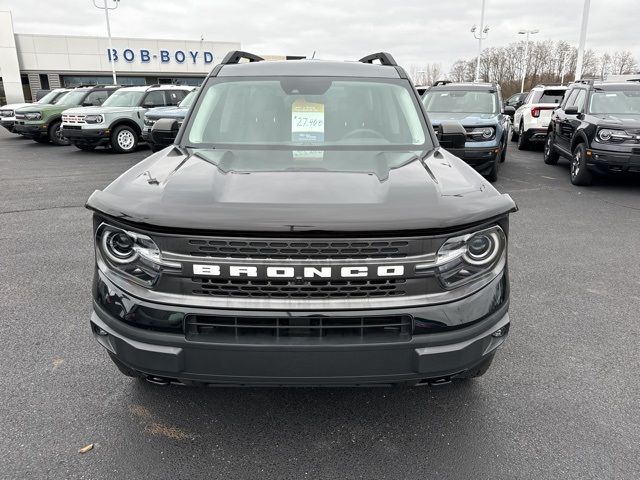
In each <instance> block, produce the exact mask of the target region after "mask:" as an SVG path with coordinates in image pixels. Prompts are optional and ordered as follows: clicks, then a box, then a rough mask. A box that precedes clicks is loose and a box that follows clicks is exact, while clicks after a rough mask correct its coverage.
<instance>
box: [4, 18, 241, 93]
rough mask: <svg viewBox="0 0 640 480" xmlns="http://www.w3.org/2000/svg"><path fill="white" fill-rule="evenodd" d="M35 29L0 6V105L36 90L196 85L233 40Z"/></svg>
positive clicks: (237, 45) (235, 44)
mask: <svg viewBox="0 0 640 480" xmlns="http://www.w3.org/2000/svg"><path fill="white" fill-rule="evenodd" d="M112 44H113V50H111V51H110V50H109V47H108V45H109V42H108V39H107V38H106V37H81V36H67V35H39V34H30V33H15V32H14V30H13V21H12V18H11V12H7V11H0V105H3V104H5V103H19V102H24V101H31V100H32V98H34V97H35V96H36V94H37V92H38V91H40V90H50V89H53V88H58V87H74V86H78V85H95V84H111V83H113V81H112V76H111V63H110V59H111V58H113V59H114V62H115V68H116V74H117V81H118V84H120V85H145V84H154V83H179V84H188V85H199V84H200V82H201V81H202V79H203V78H204V77H205V75H206V74H207V73H209V71H211V68H212V67H213V66H214V65H215V64H216V63H218V62H219V61H220V60H221V59H222V57H223V56H224V55H225V54H226V53H227V52H228V51H229V50H239V49H240V43H239V42H210V41H204V40H202V41H199V40H195V41H194V40H159V39H142V38H117V37H114V38H113V39H112Z"/></svg>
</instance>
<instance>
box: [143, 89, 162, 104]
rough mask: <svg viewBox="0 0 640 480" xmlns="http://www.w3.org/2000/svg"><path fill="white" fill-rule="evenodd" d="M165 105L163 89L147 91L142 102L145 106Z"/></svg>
mask: <svg viewBox="0 0 640 480" xmlns="http://www.w3.org/2000/svg"><path fill="white" fill-rule="evenodd" d="M165 105H166V103H165V98H164V92H163V91H162V90H154V91H153V92H149V93H147V96H146V97H144V101H143V102H142V106H143V107H145V108H153V107H164V106H165Z"/></svg>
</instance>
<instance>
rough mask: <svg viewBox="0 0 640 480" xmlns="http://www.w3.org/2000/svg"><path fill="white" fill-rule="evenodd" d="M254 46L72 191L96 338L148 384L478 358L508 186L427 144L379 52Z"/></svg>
mask: <svg viewBox="0 0 640 480" xmlns="http://www.w3.org/2000/svg"><path fill="white" fill-rule="evenodd" d="M242 58H245V59H248V60H250V61H249V62H244V63H240V62H239V61H240V59H242ZM261 60H262V59H261V58H260V57H257V56H255V55H252V54H249V53H245V52H237V51H236V52H230V53H229V54H228V55H227V56H226V57H225V58H224V60H223V61H222V63H221V64H220V65H217V66H216V67H215V68H214V69H213V70H212V72H211V73H210V74H209V76H208V77H207V78H206V79H205V81H204V83H203V85H202V88H201V89H200V91H199V92H198V95H197V98H196V101H195V104H194V105H193V106H192V108H191V109H190V110H189V113H188V114H187V117H186V118H185V120H184V123H183V125H182V127H181V128H180V129H179V133H178V136H177V137H176V142H175V144H174V145H173V146H172V147H170V148H166V149H164V150H162V151H160V152H157V153H155V154H152V155H151V156H149V157H148V158H147V159H146V160H143V161H142V162H140V163H138V164H137V165H135V166H134V167H133V168H131V169H130V170H129V171H127V172H125V173H124V174H123V175H121V176H120V177H119V178H118V179H117V180H115V181H114V182H113V183H111V184H110V185H109V186H108V187H106V188H105V189H104V190H102V191H96V192H94V193H93V194H92V195H91V197H90V198H89V200H88V202H87V207H88V208H89V209H90V210H92V211H93V226H94V230H93V231H94V238H95V254H96V257H95V258H96V265H95V276H94V284H93V313H92V315H91V328H92V331H93V334H94V336H95V338H96V340H97V341H98V342H99V343H100V344H101V345H102V346H103V347H104V348H105V349H106V350H107V352H108V353H109V355H110V356H111V358H112V359H113V361H114V362H115V364H116V365H117V367H118V368H119V369H120V371H121V372H123V373H124V374H126V375H129V376H134V377H139V378H146V379H147V380H149V381H151V382H153V383H158V384H163V385H166V384H168V383H195V384H201V383H208V384H238V385H369V384H398V383H400V384H412V385H416V384H433V383H435V384H438V383H445V382H448V381H450V380H451V379H453V378H469V377H476V376H480V375H482V374H483V373H484V372H485V371H486V370H487V368H488V367H489V365H490V364H491V361H492V359H493V357H494V354H495V352H496V349H497V348H498V347H499V346H500V345H501V344H502V342H503V341H504V340H505V338H506V337H507V335H508V332H509V325H510V323H509V314H508V307H509V275H508V268H507V265H508V262H507V240H508V237H509V214H510V212H513V211H514V210H515V209H516V206H515V204H514V202H513V200H512V199H511V198H510V197H509V196H508V195H506V194H500V193H499V192H497V191H496V190H495V189H494V188H493V187H492V186H491V185H490V184H488V183H487V182H486V181H485V180H484V179H483V178H482V177H481V176H480V175H479V174H478V173H476V172H475V171H474V170H473V169H472V168H471V167H469V166H468V165H467V164H466V163H465V162H463V161H462V160H460V159H459V158H457V157H455V156H454V155H452V154H450V153H448V152H447V151H446V150H443V149H442V148H441V147H440V146H439V144H438V139H437V138H436V135H435V133H434V131H433V129H432V128H431V126H430V124H429V122H428V117H427V115H426V113H425V110H424V108H423V106H422V104H421V102H420V99H419V97H418V94H417V92H416V90H415V89H414V88H413V86H412V84H411V82H410V80H409V79H408V77H407V74H406V72H405V70H403V69H402V68H401V67H399V66H398V65H397V64H396V63H395V61H394V59H393V57H392V56H391V55H389V54H386V53H378V54H373V55H369V56H367V57H364V58H363V59H361V60H360V61H359V62H325V61H317V60H300V61H281V62H265V61H261ZM377 62H380V64H377ZM176 123H177V120H175V119H160V120H158V121H157V122H156V125H155V126H154V128H160V127H163V126H162V125H160V124H166V125H164V127H163V128H166V129H168V130H170V129H172V128H174V127H175V124H176ZM441 137H442V138H443V141H447V142H451V143H452V144H457V145H460V144H464V142H465V137H466V134H465V131H464V130H463V129H462V127H460V126H459V125H458V124H455V123H453V124H450V123H447V122H443V123H442V124H441Z"/></svg>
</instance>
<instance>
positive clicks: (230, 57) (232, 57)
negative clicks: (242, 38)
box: [220, 50, 264, 65]
mask: <svg viewBox="0 0 640 480" xmlns="http://www.w3.org/2000/svg"><path fill="white" fill-rule="evenodd" d="M243 58H245V59H247V60H249V61H250V62H262V61H263V60H264V58H262V57H259V56H258V55H254V54H253V53H249V52H243V51H242V50H232V51H230V52H229V53H227V54H226V55H225V56H224V58H223V59H222V61H221V62H220V64H222V65H230V64H235V63H240V60H242V59H243Z"/></svg>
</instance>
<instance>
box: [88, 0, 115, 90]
mask: <svg viewBox="0 0 640 480" xmlns="http://www.w3.org/2000/svg"><path fill="white" fill-rule="evenodd" d="M113 1H114V2H115V6H114V7H107V0H103V2H104V3H103V5H98V4H97V3H96V0H93V6H94V7H96V8H99V9H101V10H104V18H106V20H107V37H109V61H110V63H111V75H112V76H113V84H114V85H116V84H117V80H116V64H115V58H113V56H114V55H113V44H112V43H111V25H110V24H109V10H115V9H116V8H118V5H119V2H120V0H113Z"/></svg>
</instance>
